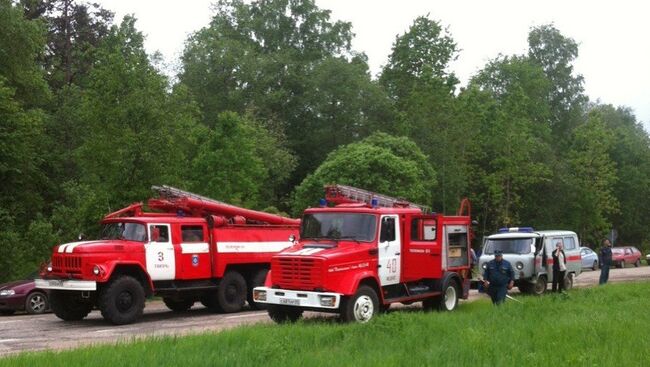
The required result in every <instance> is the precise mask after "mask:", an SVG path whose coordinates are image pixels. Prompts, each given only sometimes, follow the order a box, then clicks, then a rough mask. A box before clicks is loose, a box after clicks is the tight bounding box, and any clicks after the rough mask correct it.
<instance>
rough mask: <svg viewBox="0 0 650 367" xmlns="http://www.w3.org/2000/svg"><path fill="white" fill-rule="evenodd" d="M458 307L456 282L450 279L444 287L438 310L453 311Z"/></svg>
mask: <svg viewBox="0 0 650 367" xmlns="http://www.w3.org/2000/svg"><path fill="white" fill-rule="evenodd" d="M457 306H458V286H457V285H456V281H455V280H454V279H451V280H450V281H449V282H448V283H447V284H446V285H445V286H444V287H443V293H442V296H441V297H440V302H439V303H438V310H440V311H453V310H455V309H456V307H457Z"/></svg>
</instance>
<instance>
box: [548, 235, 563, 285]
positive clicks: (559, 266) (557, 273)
mask: <svg viewBox="0 0 650 367" xmlns="http://www.w3.org/2000/svg"><path fill="white" fill-rule="evenodd" d="M565 275H566V255H565V254H564V245H563V244H562V242H558V243H556V244H555V251H553V288H551V289H552V290H553V292H559V293H562V291H563V290H564V277H565Z"/></svg>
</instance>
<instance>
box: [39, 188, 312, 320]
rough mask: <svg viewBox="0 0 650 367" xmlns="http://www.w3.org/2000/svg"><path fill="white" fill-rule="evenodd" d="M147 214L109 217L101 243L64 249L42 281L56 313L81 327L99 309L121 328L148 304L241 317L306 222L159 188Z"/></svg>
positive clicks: (134, 210) (133, 209) (137, 209)
mask: <svg viewBox="0 0 650 367" xmlns="http://www.w3.org/2000/svg"><path fill="white" fill-rule="evenodd" d="M156 189H158V190H159V192H160V193H161V197H160V198H159V199H151V200H149V203H148V206H149V208H155V209H157V210H158V211H157V212H146V211H143V208H142V204H141V203H136V204H133V205H131V206H129V207H127V208H124V209H121V210H119V211H117V212H115V213H111V214H109V215H107V216H106V217H105V218H104V220H103V221H102V225H103V231H102V234H101V236H100V239H98V240H95V241H79V242H73V243H66V244H61V245H58V246H56V247H55V248H54V251H53V254H52V257H51V261H50V264H48V266H47V268H46V269H43V271H42V272H41V277H42V279H36V280H35V282H36V284H37V287H40V288H42V289H49V290H50V291H51V293H50V304H51V308H52V310H53V311H54V313H55V314H56V315H57V316H58V317H59V318H61V319H63V320H80V319H83V318H84V317H86V316H87V315H88V313H89V312H90V311H91V310H92V309H93V308H94V307H97V308H99V310H100V311H101V313H102V316H103V317H104V318H105V319H106V320H108V321H110V322H112V323H114V324H127V323H131V322H134V321H136V320H137V319H139V318H140V316H141V315H142V312H143V309H144V305H145V298H146V297H148V296H153V295H156V296H160V297H162V298H163V301H164V302H165V304H166V305H167V307H169V308H170V309H171V310H173V311H176V312H181V311H186V310H188V309H190V308H191V307H192V305H193V304H194V303H195V302H197V301H200V302H201V303H203V304H204V305H205V306H206V307H208V308H209V309H211V310H213V311H215V312H237V311H239V310H241V309H242V307H243V305H244V303H245V302H246V301H247V300H248V303H249V305H250V306H251V307H253V308H257V307H258V304H256V303H255V302H254V301H253V300H252V288H253V287H255V286H257V285H261V284H263V282H264V279H265V278H266V273H267V271H268V269H269V267H270V261H271V256H272V255H274V254H275V253H277V252H279V251H280V250H282V249H284V248H286V247H289V246H291V245H292V244H293V243H292V242H291V241H289V237H291V236H294V237H295V236H296V235H297V234H298V225H299V223H300V221H299V220H295V219H290V218H284V217H280V216H276V215H271V214H268V213H263V212H256V211H252V210H248V209H243V208H238V207H234V206H231V205H228V204H225V203H221V202H217V201H215V200H212V199H208V198H204V197H201V196H198V195H195V194H192V193H188V192H185V191H182V190H178V189H174V188H171V187H167V186H164V187H162V188H156Z"/></svg>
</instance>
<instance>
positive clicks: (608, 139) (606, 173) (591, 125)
mask: <svg viewBox="0 0 650 367" xmlns="http://www.w3.org/2000/svg"><path fill="white" fill-rule="evenodd" d="M612 138H613V136H612V134H611V132H610V131H608V130H607V129H606V128H605V124H604V122H603V120H602V117H601V116H599V114H598V113H596V112H592V113H590V114H589V118H588V120H587V122H586V123H585V124H584V125H582V126H579V127H578V128H576V129H575V130H574V132H573V136H572V144H571V147H570V150H569V152H568V154H567V158H568V162H569V165H570V167H571V175H570V180H572V183H573V184H572V185H571V186H572V187H573V188H574V191H573V195H572V196H571V197H570V200H569V201H568V205H567V206H570V207H573V208H572V209H573V210H572V211H570V213H572V214H573V216H572V217H571V218H572V219H573V220H572V222H573V223H572V224H573V228H576V229H577V232H578V234H579V235H580V236H581V237H582V238H583V239H587V240H590V241H594V242H597V241H598V240H599V239H600V238H603V237H605V236H606V235H607V234H608V232H609V229H610V228H611V221H610V219H609V218H610V216H611V215H612V214H615V213H617V212H618V210H619V203H618V200H617V199H616V198H615V197H614V195H613V194H614V192H613V189H614V183H615V182H616V167H615V165H614V162H613V161H612V160H611V158H610V156H609V147H610V145H611V143H612Z"/></svg>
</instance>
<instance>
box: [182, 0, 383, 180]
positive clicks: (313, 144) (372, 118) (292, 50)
mask: <svg viewBox="0 0 650 367" xmlns="http://www.w3.org/2000/svg"><path fill="white" fill-rule="evenodd" d="M351 38H352V33H351V25H350V23H345V22H333V21H331V20H330V12H329V11H327V10H322V9H319V8H318V7H317V6H316V4H315V2H314V1H312V0H281V1H254V2H251V3H250V4H248V3H244V2H242V1H238V0H233V1H225V0H222V1H219V2H217V4H216V14H215V16H214V17H213V19H212V21H211V23H210V26H209V27H206V28H204V29H201V30H200V31H198V32H196V33H195V34H193V35H192V36H191V37H190V38H189V39H188V41H187V42H186V47H185V51H184V53H183V56H182V62H183V72H182V73H181V74H180V75H179V80H180V82H181V83H182V84H184V85H185V86H187V88H188V90H189V91H190V93H192V95H193V96H194V97H195V98H196V100H197V102H198V104H199V105H200V106H201V110H202V113H203V121H204V123H205V124H206V125H208V126H210V127H212V126H211V125H210V123H212V122H214V121H216V120H215V116H217V115H218V114H219V113H222V112H225V111H233V112H237V113H239V114H240V115H251V116H252V117H253V118H254V119H255V120H256V121H259V122H260V123H261V124H263V125H264V126H265V127H266V128H267V129H269V130H272V131H278V130H280V131H281V132H282V134H283V135H284V136H285V137H286V142H287V145H288V147H289V148H290V149H291V150H292V151H294V152H295V153H296V157H297V158H298V162H297V164H298V165H297V169H296V171H295V173H294V174H293V175H292V176H291V177H290V180H289V182H288V183H287V184H285V187H284V190H283V191H284V192H285V193H286V192H288V191H289V188H290V187H291V186H292V185H294V184H296V183H298V182H300V180H302V178H303V177H304V176H305V175H306V174H307V172H309V171H311V170H313V169H314V168H315V167H317V166H318V164H319V163H320V162H321V161H322V160H323V159H325V156H326V154H327V153H328V152H330V151H331V150H332V149H334V148H336V147H337V146H339V145H341V144H347V143H349V142H351V141H355V140H358V139H360V138H363V137H364V136H366V135H367V134H369V133H370V131H372V130H373V129H375V128H379V127H380V126H381V128H382V129H384V126H388V127H387V128H386V129H389V128H391V126H390V122H391V121H394V120H395V119H394V118H393V115H391V113H392V110H391V108H390V105H388V104H387V103H386V102H387V101H386V96H385V95H384V93H383V92H382V90H381V89H380V88H378V87H377V85H376V84H374V83H373V82H372V81H371V78H370V74H369V72H368V66H367V62H366V59H365V56H363V55H356V54H354V53H353V52H352V51H351V50H350V41H351ZM278 126H279V127H280V129H276V127H278ZM386 129H385V130H386ZM332 131H336V134H332V133H331V132H332Z"/></svg>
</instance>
